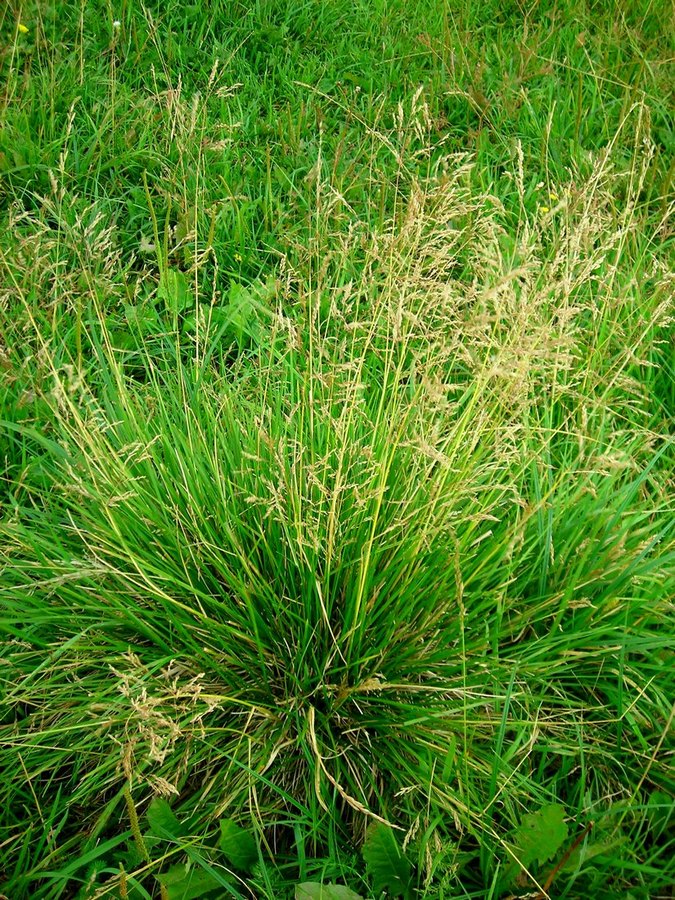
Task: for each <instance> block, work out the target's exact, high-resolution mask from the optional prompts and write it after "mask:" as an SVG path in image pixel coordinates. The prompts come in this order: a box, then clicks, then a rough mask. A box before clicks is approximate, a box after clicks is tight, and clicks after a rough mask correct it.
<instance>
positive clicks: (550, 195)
mask: <svg viewBox="0 0 675 900" xmlns="http://www.w3.org/2000/svg"><path fill="white" fill-rule="evenodd" d="M548 198H549V200H557V199H558V195H557V194H556V192H555V191H551V192H550V193H549V195H548Z"/></svg>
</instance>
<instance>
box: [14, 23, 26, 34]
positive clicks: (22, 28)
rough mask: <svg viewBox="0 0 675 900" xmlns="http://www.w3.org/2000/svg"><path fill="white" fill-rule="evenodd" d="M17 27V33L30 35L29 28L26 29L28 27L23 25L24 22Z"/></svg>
mask: <svg viewBox="0 0 675 900" xmlns="http://www.w3.org/2000/svg"><path fill="white" fill-rule="evenodd" d="M16 27H17V31H18V32H19V34H28V28H26V26H25V25H24V24H23V22H19V24H18V25H17V26H16Z"/></svg>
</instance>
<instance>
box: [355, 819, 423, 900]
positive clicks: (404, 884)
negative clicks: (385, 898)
mask: <svg viewBox="0 0 675 900" xmlns="http://www.w3.org/2000/svg"><path fill="white" fill-rule="evenodd" d="M361 853H362V856H363V859H364V861H365V863H366V869H367V871H368V874H369V875H370V877H371V878H372V880H373V891H374V892H375V893H376V894H380V893H381V892H382V891H388V892H389V893H391V894H392V895H393V896H395V897H400V896H403V897H406V898H407V897H410V896H411V895H412V871H411V867H410V863H409V862H408V860H407V859H406V858H405V856H404V855H403V853H402V851H401V848H400V847H399V845H398V841H397V840H396V838H395V836H394V831H393V829H392V828H390V827H389V826H388V825H384V824H382V823H380V822H377V823H376V824H375V825H371V827H370V828H369V829H368V833H367V835H366V840H365V843H364V845H363V850H362V851H361Z"/></svg>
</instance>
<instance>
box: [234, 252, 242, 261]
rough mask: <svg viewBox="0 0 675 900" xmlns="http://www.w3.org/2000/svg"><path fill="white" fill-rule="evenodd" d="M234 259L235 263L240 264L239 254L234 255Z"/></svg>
mask: <svg viewBox="0 0 675 900" xmlns="http://www.w3.org/2000/svg"><path fill="white" fill-rule="evenodd" d="M234 258H235V261H236V262H238V263H240V262H242V258H241V253H235V254H234Z"/></svg>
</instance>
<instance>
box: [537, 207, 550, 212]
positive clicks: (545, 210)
mask: <svg viewBox="0 0 675 900" xmlns="http://www.w3.org/2000/svg"><path fill="white" fill-rule="evenodd" d="M539 212H540V213H547V212H551V209H550V207H548V206H540V207H539Z"/></svg>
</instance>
